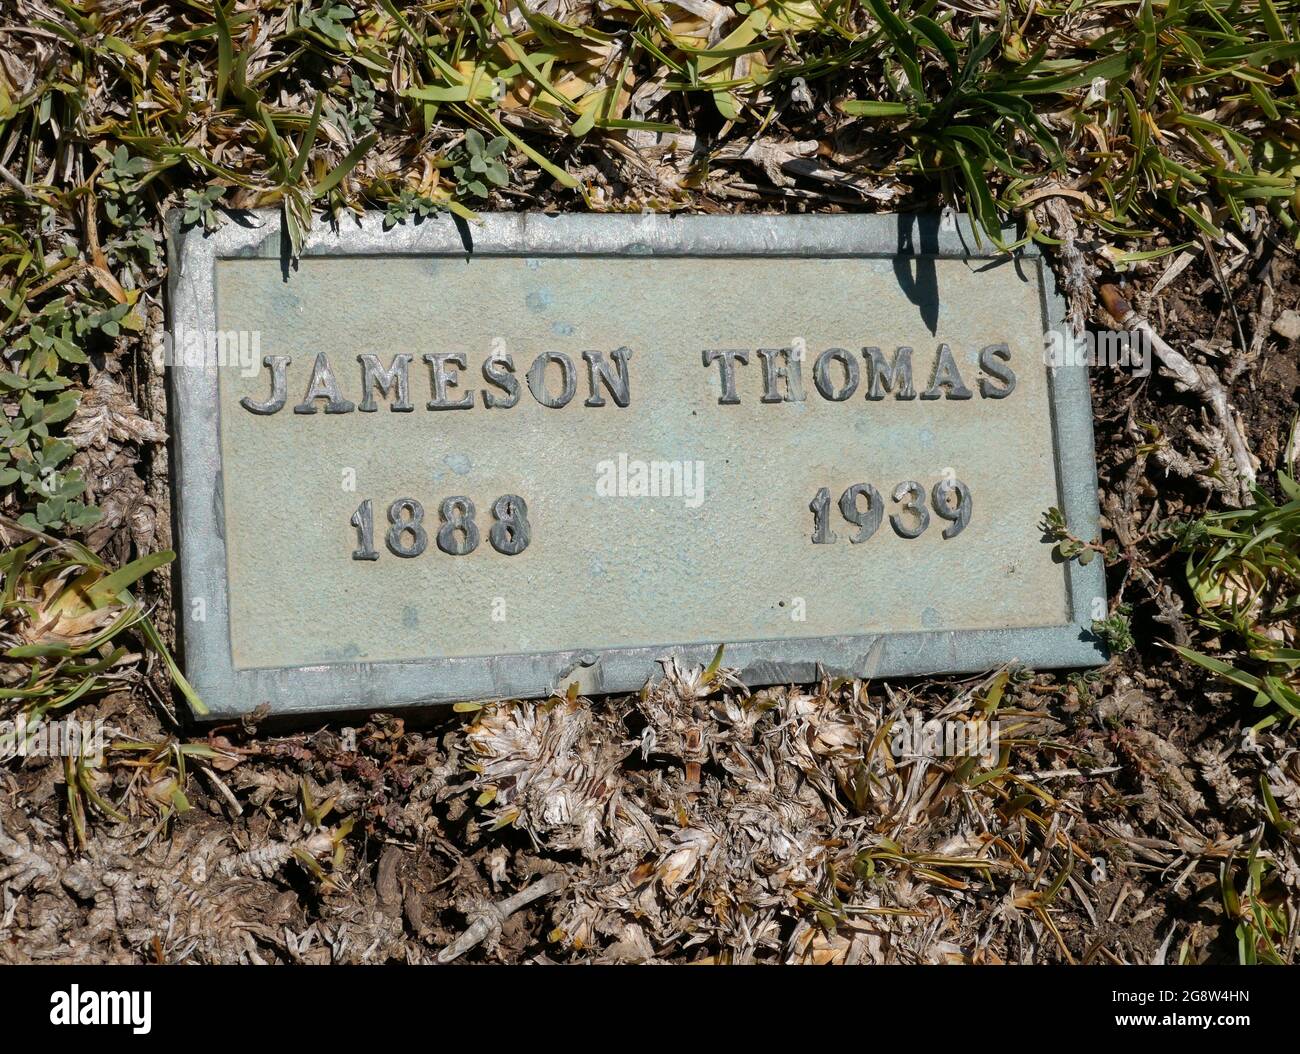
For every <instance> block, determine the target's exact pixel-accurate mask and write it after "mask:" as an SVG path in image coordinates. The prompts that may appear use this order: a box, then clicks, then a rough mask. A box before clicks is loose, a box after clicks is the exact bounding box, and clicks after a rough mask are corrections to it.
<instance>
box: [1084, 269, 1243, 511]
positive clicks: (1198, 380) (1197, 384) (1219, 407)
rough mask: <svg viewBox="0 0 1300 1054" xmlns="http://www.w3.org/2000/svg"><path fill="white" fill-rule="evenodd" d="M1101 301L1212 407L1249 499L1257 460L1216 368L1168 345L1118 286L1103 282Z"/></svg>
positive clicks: (1181, 381)
mask: <svg viewBox="0 0 1300 1054" xmlns="http://www.w3.org/2000/svg"><path fill="white" fill-rule="evenodd" d="M1101 300H1102V303H1103V304H1104V305H1105V307H1106V310H1107V311H1109V312H1110V314H1111V316H1112V317H1113V318H1114V319H1115V321H1117V322H1118V323H1119V324H1120V325H1121V326H1125V327H1127V328H1128V329H1130V330H1132V331H1133V332H1135V333H1140V334H1141V335H1142V336H1143V337H1145V338H1146V339H1147V340H1148V341H1150V344H1151V348H1152V350H1154V351H1155V353H1156V355H1157V356H1159V358H1160V361H1161V363H1162V364H1163V365H1164V367H1165V369H1166V370H1168V371H1169V373H1171V374H1172V375H1173V377H1174V379H1175V381H1176V382H1177V383H1178V384H1179V385H1180V386H1182V388H1183V389H1185V390H1186V391H1190V392H1195V393H1196V394H1197V395H1199V396H1200V397H1201V399H1202V401H1204V402H1205V404H1206V405H1207V406H1209V408H1210V410H1211V412H1212V413H1213V414H1214V417H1215V419H1216V421H1217V422H1218V425H1219V428H1220V430H1221V431H1222V432H1223V435H1224V438H1225V439H1226V440H1227V442H1228V449H1229V450H1230V451H1231V453H1232V461H1233V464H1234V466H1235V467H1236V470H1237V479H1238V481H1239V489H1240V491H1241V498H1242V499H1243V500H1249V498H1250V491H1251V488H1252V487H1254V485H1255V463H1254V459H1253V458H1252V457H1251V456H1250V451H1249V450H1248V449H1247V448H1246V441H1245V440H1244V439H1243V438H1242V435H1241V430H1240V429H1239V428H1238V427H1237V418H1236V414H1235V413H1234V412H1233V409H1232V407H1231V406H1229V405H1228V396H1227V394H1226V393H1225V392H1224V390H1223V385H1222V384H1220V383H1219V378H1218V377H1217V376H1216V375H1215V373H1214V371H1213V370H1211V369H1209V368H1208V367H1204V366H1202V367H1199V368H1198V367H1196V366H1194V365H1192V363H1191V362H1190V361H1189V360H1188V359H1187V358H1186V357H1185V356H1183V355H1182V354H1181V353H1180V352H1177V351H1175V350H1174V349H1173V348H1171V347H1170V346H1169V345H1168V344H1166V343H1165V342H1164V340H1163V339H1162V338H1161V336H1160V334H1158V333H1157V332H1156V331H1155V330H1154V329H1152V328H1151V323H1149V322H1148V321H1147V320H1146V319H1145V318H1143V317H1142V316H1141V315H1139V314H1138V313H1137V312H1136V311H1134V310H1133V308H1132V306H1131V305H1130V304H1129V302H1128V301H1127V300H1125V299H1124V296H1123V294H1122V293H1121V292H1120V291H1119V289H1118V288H1117V287H1116V286H1114V285H1111V284H1110V283H1105V284H1103V285H1102V287H1101Z"/></svg>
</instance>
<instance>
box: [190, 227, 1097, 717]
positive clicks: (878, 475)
mask: <svg viewBox="0 0 1300 1054" xmlns="http://www.w3.org/2000/svg"><path fill="white" fill-rule="evenodd" d="M251 223H255V224H257V226H237V225H232V224H227V225H226V226H225V227H223V228H222V230H221V231H219V232H218V233H217V234H215V235H212V236H204V235H202V234H200V233H196V232H187V233H185V234H184V235H180V236H174V237H173V240H172V248H173V252H174V260H173V272H172V273H173V290H172V323H173V333H174V334H177V336H178V344H177V348H176V355H175V362H174V364H173V366H172V369H171V377H172V381H173V387H172V391H173V395H174V399H175V403H176V406H175V415H174V416H175V424H176V431H177V433H178V441H179V451H178V452H179V470H178V478H179V484H180V486H179V499H180V500H179V504H180V512H179V520H180V524H179V526H180V536H179V546H180V552H181V564H182V584H183V588H184V593H185V598H186V601H187V605H188V606H187V608H186V609H185V610H186V611H187V613H189V614H190V615H191V617H190V618H189V619H188V620H187V621H186V623H185V626H184V629H185V658H186V664H187V671H188V672H189V674H190V677H191V680H193V681H194V683H195V685H196V687H197V688H198V690H199V691H200V693H201V694H202V695H203V697H204V699H205V701H206V702H207V704H208V706H209V707H210V708H211V709H212V711H213V713H214V714H230V713H236V712H242V711H246V710H250V709H252V708H254V707H256V706H258V705H259V704H262V703H269V704H270V705H271V706H272V708H273V710H274V711H276V712H293V711H306V710H320V709H360V708H371V707H379V708H385V709H388V708H394V707H399V706H403V705H411V704H417V703H425V702H436V701H445V700H453V699H462V698H487V697H502V696H531V695H538V694H545V693H547V692H549V691H550V690H551V689H552V688H553V687H556V686H562V685H563V684H564V683H566V682H568V681H571V680H574V679H577V680H579V681H580V682H581V683H582V685H583V688H584V690H587V691H601V690H606V691H621V690H628V689H635V688H638V687H640V685H641V684H642V683H644V681H645V680H646V679H647V677H649V676H651V675H653V674H654V673H655V672H656V669H657V667H656V661H657V660H659V659H662V658H665V657H667V656H668V655H670V654H671V655H677V656H679V657H681V658H682V659H683V660H685V661H688V662H700V661H707V660H708V659H709V658H710V657H711V656H712V654H713V651H714V650H715V648H716V646H717V644H718V643H721V642H727V644H728V650H727V662H728V664H729V665H736V666H739V667H741V669H742V671H743V676H744V678H745V679H746V680H747V681H749V682H750V683H754V684H759V683H771V682H773V681H793V680H803V679H810V678H812V677H814V676H815V675H816V672H817V668H818V665H820V666H821V667H822V668H824V669H826V670H828V671H838V672H845V673H856V674H859V675H864V676H876V675H886V674H919V673H933V672H945V671H966V670H977V669H984V668H989V667H992V666H995V665H997V664H999V663H1002V662H1006V661H1010V660H1013V659H1018V660H1019V661H1022V662H1025V663H1027V664H1029V665H1033V666H1040V667H1047V666H1073V665H1083V664H1088V663H1091V662H1095V661H1098V660H1099V658H1100V651H1099V646H1098V644H1097V642H1096V641H1095V639H1094V638H1093V637H1092V635H1091V634H1090V633H1089V632H1088V629H1087V627H1088V626H1089V625H1090V623H1091V619H1092V611H1093V607H1094V598H1097V597H1100V596H1102V594H1103V591H1104V582H1103V579H1102V575H1101V571H1100V568H1099V567H1098V566H1097V564H1095V563H1094V564H1093V565H1091V566H1089V567H1087V568H1080V567H1078V566H1077V565H1063V564H1060V563H1058V562H1054V561H1053V559H1052V556H1051V548H1050V546H1049V545H1048V544H1046V543H1045V542H1044V541H1043V539H1042V535H1041V532H1040V531H1039V530H1038V528H1037V523H1038V521H1039V518H1040V516H1041V514H1042V512H1043V511H1044V510H1046V509H1047V508H1048V507H1049V506H1053V505H1057V506H1061V507H1063V508H1064V509H1065V511H1066V515H1067V518H1068V520H1069V522H1070V523H1071V525H1072V527H1073V528H1074V529H1075V530H1076V531H1077V532H1078V533H1080V534H1083V535H1085V536H1087V537H1091V536H1092V534H1093V533H1094V532H1095V531H1096V525H1097V507H1096V495H1095V471H1094V464H1093V457H1092V432H1091V415H1090V410H1089V405H1088V392H1087V383H1086V378H1085V376H1084V374H1083V368H1082V367H1062V368H1057V369H1055V370H1049V369H1048V368H1047V367H1046V366H1045V365H1044V362H1043V345H1044V332H1045V331H1046V330H1048V329H1050V328H1052V327H1053V326H1055V325H1057V324H1059V322H1060V305H1059V302H1058V301H1057V299H1056V298H1055V295H1054V293H1053V291H1052V287H1051V275H1050V272H1048V271H1046V269H1045V268H1043V267H1042V264H1041V261H1040V260H1039V258H1038V257H1037V256H1035V255H1032V254H1024V255H1021V256H1020V257H1018V258H1017V259H1015V260H1005V259H1003V260H994V259H989V258H986V257H985V255H984V254H982V253H981V252H980V251H979V250H978V249H977V248H976V247H975V241H974V238H973V235H972V234H971V232H970V230H969V227H968V226H967V225H966V224H965V223H964V222H963V223H960V224H959V225H958V228H957V229H956V230H954V231H951V232H943V231H940V230H939V228H938V225H937V223H935V222H933V221H928V220H917V219H916V218H914V217H902V218H896V217H847V216H837V217H782V218H769V217H727V218H720V219H713V218H695V217H693V218H671V217H662V216H643V217H632V216H591V217H545V216H528V215H493V216H488V217H486V222H485V224H484V225H483V226H482V227H477V226H476V227H471V228H466V227H464V226H460V225H456V224H454V223H452V222H451V221H450V220H435V221H430V222H426V223H423V224H420V225H418V226H410V227H398V228H395V229H393V230H391V231H387V232H385V231H382V229H381V226H380V223H379V220H378V217H373V216H368V217H367V218H366V219H365V220H364V221H363V223H362V224H361V226H360V227H354V228H350V229H345V230H344V231H343V232H342V233H340V234H335V233H331V232H329V231H325V230H321V231H317V232H315V233H314V234H313V235H312V236H311V237H310V239H309V241H308V243H307V246H306V249H305V252H304V255H303V258H302V260H301V261H300V262H299V264H298V266H297V267H296V268H289V267H287V266H286V265H285V263H284V262H283V261H282V259H281V246H280V238H279V228H278V222H277V220H276V218H275V217H274V216H273V215H269V214H257V215H256V217H255V218H254V219H253V220H252V221H251ZM471 240H472V251H467V248H466V247H467V244H469V243H470V242H471ZM218 331H219V332H221V333H225V334H231V333H236V332H243V333H244V334H247V335H252V334H256V338H255V340H254V339H253V338H252V337H251V336H249V337H246V339H245V343H244V346H243V350H244V354H243V359H242V362H240V361H237V356H234V355H233V354H231V349H232V348H233V347H235V346H236V345H235V342H234V340H233V339H232V342H231V343H230V344H229V345H228V346H227V348H226V354H224V355H222V354H220V353H218V354H216V355H214V354H201V355H196V354H194V353H193V352H191V353H190V354H186V353H185V339H186V337H187V335H189V339H190V340H191V342H193V341H195V340H196V338H195V337H194V336H192V335H193V334H198V335H199V337H198V338H197V341H198V343H200V344H201V343H202V337H203V335H205V334H208V333H213V332H218ZM1001 346H1005V347H1004V348H1002V347H1001ZM899 347H910V348H911V349H912V365H913V375H912V387H913V389H914V393H915V394H914V397H910V398H899V397H898V396H899V395H900V394H902V395H908V394H909V393H908V392H906V391H905V390H904V388H905V384H904V383H903V378H902V377H901V376H900V377H897V378H892V380H893V381H894V383H893V385H892V390H890V386H889V383H888V382H889V381H890V380H891V378H890V377H889V376H888V370H887V368H888V366H889V365H890V364H891V363H892V362H893V361H894V356H895V354H896V351H897V348H899ZM870 348H879V349H881V350H880V352H879V353H873V352H871V351H870V350H866V349H870ZM623 349H626V350H623ZM784 349H790V350H788V351H787V350H784ZM831 349H840V350H831ZM209 350H214V349H209ZM584 352H585V353H587V357H586V359H584ZM735 352H743V353H744V354H743V355H737V354H734V353H735ZM597 353H598V354H597ZM321 356H324V357H323V358H322V357H321ZM394 356H408V357H409V360H408V359H395V358H394ZM507 356H509V359H508V360H507V358H506V357H507ZM264 357H265V358H266V360H267V364H266V365H263V361H262V360H263V358H264ZM232 359H235V360H236V361H231V360H232ZM223 361H224V362H225V364H224V365H223V364H222V362H223ZM507 361H509V362H510V364H511V365H513V372H512V371H511V370H509V369H507V368H506V363H507ZM881 367H885V369H884V370H882V368H881ZM390 369H391V370H392V372H391V373H389V372H388V371H389V370H390ZM1012 373H1014V382H1012V380H1011V374H1012ZM932 380H934V381H936V382H937V383H936V384H932ZM363 382H365V383H363ZM800 397H801V398H800ZM624 404H626V405H624ZM642 466H646V467H647V468H648V469H650V471H651V473H652V474H654V473H655V471H656V470H658V471H661V472H662V473H663V477H662V479H663V481H664V482H665V483H667V484H668V489H669V490H670V491H671V493H670V494H669V495H668V496H662V495H661V496H637V495H635V494H629V493H627V491H629V490H631V491H635V489H636V483H637V480H638V478H640V475H639V471H638V470H639V469H640V468H641V467H642ZM611 489H612V490H613V491H614V493H612V494H611V493H610V490H611ZM471 504H472V506H473V508H472V515H471V508H470V506H471ZM922 510H924V513H922ZM927 520H928V523H927V522H925V521H927ZM196 602H197V603H196ZM196 613H201V615H202V618H201V619H199V618H195V617H194V616H195V614H196Z"/></svg>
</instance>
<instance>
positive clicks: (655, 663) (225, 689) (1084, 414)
mask: <svg viewBox="0 0 1300 1054" xmlns="http://www.w3.org/2000/svg"><path fill="white" fill-rule="evenodd" d="M954 219H955V222H949V223H944V222H941V220H940V218H939V217H937V216H933V215H805V216H760V215H739V216H724V217H713V216H670V215H663V214H645V215H626V214H624V215H609V214H606V215H561V216H550V215H544V214H540V213H494V214H485V215H483V216H482V217H481V221H482V222H481V223H473V224H470V223H465V222H463V221H460V220H458V219H454V218H452V217H449V216H440V217H436V218H432V219H428V220H425V221H423V222H420V223H414V224H413V223H407V224H403V225H398V226H395V227H392V228H391V229H389V230H385V229H384V228H383V214H382V213H373V212H372V213H366V214H365V215H364V216H362V217H360V218H357V217H352V216H345V217H344V218H343V219H342V220H341V221H340V229H339V230H332V229H330V228H329V227H328V226H325V225H317V226H316V227H315V228H314V229H313V230H312V231H311V232H310V233H309V234H308V236H307V238H306V240H305V242H304V244H303V245H302V247H301V255H302V256H304V257H312V256H366V257H376V256H378V257H383V256H389V255H394V256H396V255H402V256H410V255H423V254H428V255H436V254H441V255H451V256H464V255H466V254H475V255H492V254H497V255H510V256H529V255H577V256H584V255H586V256H605V257H608V256H612V255H625V254H626V255H639V256H657V255H662V256H698V257H711V256H712V257H735V256H764V255H779V256H791V257H815V258H828V257H862V256H867V257H885V258H896V257H900V256H901V257H904V258H912V257H921V258H924V257H932V258H958V259H964V260H972V261H979V260H981V259H990V260H991V259H993V258H995V257H996V256H999V255H1000V254H998V253H997V252H996V251H995V250H994V248H993V246H991V245H990V243H989V241H988V240H987V238H985V239H984V240H983V241H981V240H980V239H978V238H977V237H976V234H975V232H974V230H973V228H972V225H971V223H970V221H969V219H968V218H967V217H965V216H957V217H955V218H954ZM168 255H169V262H170V274H169V283H168V284H169V294H170V295H169V300H170V304H169V307H170V310H169V318H168V324H169V328H170V330H171V331H172V332H176V331H178V328H183V330H193V331H197V332H212V331H214V330H215V329H216V310H217V305H216V288H215V276H216V264H217V261H218V260H221V259H232V258H233V259H237V258H250V257H252V258H269V259H279V260H281V262H282V266H283V267H284V268H285V270H286V273H287V272H288V271H289V269H290V268H291V267H292V262H291V261H290V259H289V258H288V255H287V249H286V247H285V246H284V244H283V242H282V238H281V221H280V216H279V213H278V212H276V211H272V210H258V211H254V212H243V213H238V214H234V215H232V216H230V217H228V218H227V219H226V222H225V223H224V224H223V225H222V226H221V228H220V229H219V230H217V231H215V232H212V233H206V232H204V231H203V230H202V229H201V228H190V229H188V230H182V229H181V226H180V223H179V215H178V214H173V215H172V216H171V217H170V221H169V237H168ZM1015 266H1017V267H1025V268H1038V269H1039V270H1040V274H1041V279H1042V281H1041V288H1042V290H1043V296H1042V305H1041V306H1042V316H1043V317H1042V331H1043V332H1044V333H1047V332H1050V331H1057V332H1060V331H1062V330H1063V326H1064V316H1065V306H1064V303H1063V301H1062V299H1061V297H1060V296H1059V294H1058V293H1057V291H1056V284H1055V280H1054V277H1053V275H1052V272H1051V269H1050V268H1048V267H1047V266H1046V264H1045V261H1044V260H1043V259H1042V257H1041V255H1040V253H1039V252H1038V251H1037V248H1036V247H1035V246H1033V245H1029V246H1026V247H1024V248H1022V249H1020V250H1018V251H1017V260H1016V263H1015ZM169 374H170V377H169V379H170V387H169V391H170V398H171V423H172V430H173V435H174V444H175V445H174V447H173V458H174V461H173V477H174V488H173V501H174V504H175V509H174V515H175V522H176V527H177V531H178V537H177V549H178V551H179V565H180V584H181V593H182V603H181V604H179V605H178V606H177V611H178V612H179V613H180V616H181V617H180V618H178V623H179V626H178V630H179V633H180V636H181V638H182V645H183V654H184V669H185V672H186V675H187V677H188V678H189V680H190V682H191V683H192V684H193V686H194V687H195V689H196V690H197V691H198V693H199V695H200V696H201V697H202V698H203V700H204V703H205V705H206V706H207V708H208V710H209V713H210V716H211V717H212V718H228V717H231V716H234V715H238V714H242V713H247V712H250V711H253V710H254V709H256V708H257V707H258V706H260V705H269V707H270V712H271V713H272V714H273V715H280V714H309V713H325V712H339V713H347V712H354V713H355V712H360V711H390V710H396V709H400V708H403V707H414V706H423V705H431V704H438V703H448V702H454V701H461V700H478V699H503V698H531V697H541V696H546V695H549V694H551V693H552V692H553V691H556V690H560V691H563V690H564V689H565V688H566V687H567V686H568V685H569V684H571V683H573V682H574V681H576V682H578V684H579V686H580V689H581V691H582V692H583V693H584V694H595V693H612V692H628V691H637V690H639V689H640V688H641V687H642V686H643V685H644V684H645V683H646V681H647V680H649V679H651V678H653V677H655V676H657V675H658V674H660V673H661V672H662V667H661V665H660V664H661V662H662V661H663V660H666V659H668V658H669V657H670V656H671V657H675V658H676V659H677V661H678V662H680V663H682V664H685V665H690V664H696V665H698V664H705V663H708V662H709V661H710V660H711V659H712V658H713V657H714V654H715V652H716V650H717V647H718V645H719V644H721V643H725V644H726V652H725V665H727V666H728V667H733V668H736V669H738V670H739V671H740V672H739V676H740V679H741V680H742V681H743V682H745V683H746V684H748V685H751V686H759V685H767V684H777V683H807V682H813V681H816V680H817V679H819V678H820V677H822V676H824V675H829V676H855V677H862V678H875V677H905V676H917V675H923V674H925V675H928V674H944V673H971V672H978V671H982V670H990V669H994V668H996V667H998V666H1000V665H1003V664H1005V663H1010V662H1020V663H1023V664H1024V665H1026V666H1028V667H1031V668H1036V669H1051V668H1066V667H1080V666H1090V665H1097V664H1099V663H1100V662H1102V661H1104V659H1105V652H1104V648H1103V645H1102V643H1101V642H1100V640H1098V638H1097V637H1096V635H1095V634H1093V633H1092V631H1091V625H1092V621H1093V611H1092V609H1093V605H1094V598H1096V597H1104V596H1105V574H1104V570H1103V568H1102V561H1100V560H1094V561H1092V562H1091V563H1090V564H1088V565H1080V564H1079V563H1078V562H1077V561H1070V562H1068V563H1067V564H1065V566H1064V567H1063V573H1064V574H1065V575H1066V576H1067V588H1068V596H1069V605H1070V608H1071V612H1072V615H1071V618H1070V619H1069V621H1066V622H1063V623H1061V624H1059V625H1045V626H1035V627H1030V628H1017V629H998V628H989V629H963V630H927V631H917V632H899V633H878V634H863V635H850V636H832V637H814V638H803V639H778V640H742V641H724V640H712V641H707V642H700V643H695V644H689V645H677V644H673V643H671V642H665V643H664V644H663V645H662V646H652V647H633V648H613V649H607V650H602V651H590V650H586V649H582V648H577V649H575V650H569V651H549V652H541V653H531V654H513V655H493V656H488V657H472V658H430V659H427V660H419V661H400V662H374V663H357V662H353V663H331V664H328V665H314V666H295V667H283V668H270V669H267V668H259V669H236V668H235V666H234V663H233V661H232V657H231V640H230V628H229V622H228V619H229V614H228V583H227V571H226V545H225V541H224V538H223V531H224V511H223V503H222V471H223V467H222V464H221V444H220V435H219V425H220V422H219V411H218V406H219V398H218V367H217V365H216V363H215V362H212V361H210V360H206V359H205V361H204V362H203V363H202V364H188V365H187V364H186V363H185V362H184V361H182V359H181V357H179V356H178V357H177V358H176V361H175V362H174V363H173V364H172V365H171V366H170V368H169ZM1049 383H1050V405H1051V412H1052V430H1053V446H1054V450H1055V457H1056V471H1057V478H1058V486H1059V506H1060V508H1061V509H1062V510H1063V511H1064V512H1065V516H1066V520H1067V522H1068V523H1069V525H1070V527H1071V529H1072V530H1073V531H1074V532H1075V533H1076V534H1078V535H1080V536H1081V537H1084V538H1091V537H1094V536H1096V535H1097V533H1098V530H1099V525H1098V519H1099V517H1098V506H1097V491H1096V488H1097V483H1096V464H1095V460H1094V448H1093V431H1092V409H1091V401H1090V396H1089V389H1088V377H1087V368H1086V366H1085V365H1083V364H1082V363H1067V364H1064V365H1061V366H1056V367H1053V368H1051V369H1050V370H1049ZM1040 511H1041V510H1040ZM1045 544H1046V543H1045ZM195 598H202V600H203V605H204V609H205V612H204V614H205V617H204V618H203V619H202V620H201V621H200V620H193V619H189V618H186V617H185V612H187V611H188V610H189V607H188V605H189V603H190V601H192V600H193V599H195ZM286 602H288V603H292V602H293V601H292V600H291V599H290V600H286ZM302 631H303V632H304V633H308V632H310V631H311V626H310V622H309V620H306V619H305V620H304V623H303V626H302Z"/></svg>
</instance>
